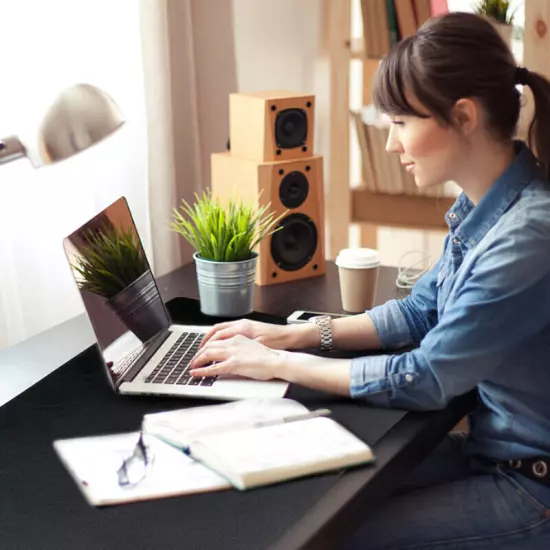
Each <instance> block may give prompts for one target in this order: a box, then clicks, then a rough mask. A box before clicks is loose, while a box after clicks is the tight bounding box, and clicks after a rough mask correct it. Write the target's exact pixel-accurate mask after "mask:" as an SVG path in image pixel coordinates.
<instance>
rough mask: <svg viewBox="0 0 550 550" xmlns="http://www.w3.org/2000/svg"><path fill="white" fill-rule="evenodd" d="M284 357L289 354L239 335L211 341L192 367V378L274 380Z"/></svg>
mask: <svg viewBox="0 0 550 550" xmlns="http://www.w3.org/2000/svg"><path fill="white" fill-rule="evenodd" d="M239 322H240V321H237V323H239ZM249 322H250V321H249ZM258 324H260V325H261V324H263V323H258ZM268 326H271V325H268ZM285 355H286V352H283V351H278V350H274V349H270V348H268V347H266V346H264V345H263V344H261V343H260V342H258V341H257V340H255V339H251V338H249V337H247V336H243V335H242V334H237V335H236V336H230V337H227V338H217V339H213V338H212V339H210V340H209V341H208V342H206V343H205V344H204V345H203V346H202V348H201V349H200V350H199V351H198V352H197V354H196V355H195V357H194V358H193V359H192V361H191V363H190V365H189V366H190V372H191V375H192V376H218V375H236V376H244V377H246V378H252V379H254V380H271V379H273V378H277V377H278V375H277V373H278V371H279V370H280V367H281V366H282V364H283V362H284V357H285ZM211 363H213V364H211Z"/></svg>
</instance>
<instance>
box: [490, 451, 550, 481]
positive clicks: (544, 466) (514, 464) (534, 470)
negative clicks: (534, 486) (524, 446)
mask: <svg viewBox="0 0 550 550" xmlns="http://www.w3.org/2000/svg"><path fill="white" fill-rule="evenodd" d="M498 464H500V465H501V466H504V467H505V468H507V469H509V470H514V471H515V472H518V473H520V474H521V475H523V476H525V477H528V478H529V479H532V480H533V481H536V482H538V483H542V484H543V485H548V486H550V457H533V458H523V459H521V460H505V461H499V462H498Z"/></svg>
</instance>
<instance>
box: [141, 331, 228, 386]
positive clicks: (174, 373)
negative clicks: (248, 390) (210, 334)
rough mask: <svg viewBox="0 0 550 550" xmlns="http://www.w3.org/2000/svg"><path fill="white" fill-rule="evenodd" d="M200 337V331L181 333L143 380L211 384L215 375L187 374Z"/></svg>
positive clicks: (166, 382) (188, 384)
mask: <svg viewBox="0 0 550 550" xmlns="http://www.w3.org/2000/svg"><path fill="white" fill-rule="evenodd" d="M202 337H203V334H202V333H196V332H184V333H182V334H181V336H180V337H179V338H178V339H177V340H176V341H175V342H174V344H173V346H172V347H171V348H170V350H169V351H168V352H167V353H166V355H165V356H164V358H163V359H162V360H161V362H160V363H159V364H158V365H157V366H156V367H155V368H154V370H153V371H152V372H151V374H149V376H148V377H147V378H146V379H145V382H147V383H150V384H176V385H178V386H211V385H212V384H213V383H214V381H215V380H216V378H217V376H209V377H204V378H200V377H198V376H191V375H190V374H189V362H190V361H191V359H193V357H194V356H195V354H196V353H197V351H198V349H199V345H200V343H201V340H202Z"/></svg>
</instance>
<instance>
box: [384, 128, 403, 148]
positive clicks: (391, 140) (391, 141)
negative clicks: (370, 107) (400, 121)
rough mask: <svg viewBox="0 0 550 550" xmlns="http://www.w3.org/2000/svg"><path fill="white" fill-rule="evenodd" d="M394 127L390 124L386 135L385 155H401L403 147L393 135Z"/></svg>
mask: <svg viewBox="0 0 550 550" xmlns="http://www.w3.org/2000/svg"><path fill="white" fill-rule="evenodd" d="M395 134H396V132H395V126H394V125H393V124H392V125H391V126H390V131H389V134H388V139H387V141H386V152H387V153H402V152H403V147H402V145H401V142H400V141H399V139H398V137H397V136H396V135H395Z"/></svg>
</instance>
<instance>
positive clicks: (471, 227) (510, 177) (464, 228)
mask: <svg viewBox="0 0 550 550" xmlns="http://www.w3.org/2000/svg"><path fill="white" fill-rule="evenodd" d="M514 147H515V150H516V156H515V158H514V160H513V161H512V163H511V164H510V166H509V167H508V168H507V169H506V170H505V171H504V172H503V173H502V175H501V176H500V177H499V178H498V179H497V180H496V181H495V183H494V184H493V185H492V186H491V188H490V189H489V191H488V192H487V193H486V194H485V196H484V197H483V198H482V199H481V200H480V201H479V203H478V205H477V206H475V207H474V204H473V203H472V201H471V200H470V199H469V198H468V197H467V196H466V194H465V193H461V194H460V195H459V197H458V198H457V200H456V201H455V203H454V204H453V206H452V207H451V209H450V210H449V211H448V212H447V214H446V216H445V219H446V221H447V224H448V226H449V228H450V230H451V232H453V233H454V235H455V237H456V238H457V239H458V240H459V241H461V242H462V243H463V244H464V245H466V246H467V247H468V248H471V247H473V246H475V245H476V244H477V243H478V242H479V241H480V240H481V239H482V238H483V237H484V236H485V235H486V233H487V232H488V231H489V229H491V227H493V225H495V223H496V222H497V220H498V219H499V218H500V217H501V216H502V214H503V213H504V212H505V211H506V210H507V209H508V208H509V207H510V205H511V204H512V203H513V202H514V201H515V200H516V199H517V198H518V196H519V194H520V193H521V191H522V190H523V188H524V187H525V186H526V185H527V184H528V183H529V181H530V180H531V179H532V178H533V176H534V175H540V168H539V167H538V165H537V161H536V159H535V157H534V156H533V153H532V152H531V150H530V149H529V147H527V145H526V144H525V143H524V142H522V141H514Z"/></svg>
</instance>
